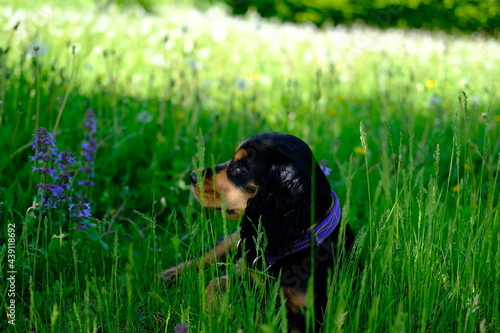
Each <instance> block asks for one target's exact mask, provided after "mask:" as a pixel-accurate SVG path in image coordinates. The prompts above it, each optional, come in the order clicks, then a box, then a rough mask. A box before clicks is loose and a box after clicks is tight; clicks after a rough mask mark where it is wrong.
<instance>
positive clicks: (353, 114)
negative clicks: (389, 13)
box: [0, 2, 500, 333]
mask: <svg viewBox="0 0 500 333" xmlns="http://www.w3.org/2000/svg"><path fill="white" fill-rule="evenodd" d="M60 5H61V6H65V9H60V8H59V7H58V6H53V7H37V5H33V8H26V7H27V5H26V3H25V2H23V3H19V4H18V6H22V7H23V8H22V10H21V9H20V8H18V7H17V6H13V5H8V6H7V5H6V6H4V8H2V9H1V10H0V35H2V36H5V38H3V39H1V40H0V48H1V49H0V78H1V79H0V151H2V154H0V174H1V175H2V176H1V177H0V228H1V232H0V244H1V245H0V246H1V247H0V280H1V281H2V284H1V285H2V287H3V288H2V293H1V298H0V307H1V308H2V309H4V312H3V313H4V315H3V317H2V319H1V320H0V331H2V332H3V331H17V332H28V331H36V332H47V331H53V332H61V331H69V332H86V331H92V332H99V331H102V332H121V331H131V332H143V331H147V332H165V331H167V332H172V331H174V330H175V327H176V325H181V324H182V323H185V325H187V326H189V327H191V331H193V332H201V331H203V332H217V333H219V332H237V331H238V330H240V329H241V328H243V329H244V331H245V332H261V331H263V332H286V320H285V316H284V311H283V308H281V307H279V308H278V309H276V307H275V301H276V300H277V299H279V298H280V297H282V295H280V294H279V290H278V288H276V285H275V284H274V283H273V281H270V282H271V283H270V284H271V287H270V288H269V289H264V288H260V289H250V286H249V284H248V283H246V282H245V281H247V279H245V277H243V278H241V277H240V276H237V274H236V267H235V265H234V263H233V260H232V259H233V258H231V257H229V258H227V261H226V262H225V263H222V264H220V265H219V266H212V267H210V268H209V269H207V270H197V269H188V270H187V271H186V272H185V274H184V275H182V276H181V277H179V278H178V280H177V281H176V283H175V284H173V285H170V286H167V285H165V284H163V283H162V282H161V281H160V280H159V278H158V274H159V273H160V272H161V271H162V270H163V269H166V268H168V267H171V266H173V265H175V264H177V263H178V262H180V261H183V260H184V259H185V258H192V257H195V256H199V255H200V253H202V251H203V250H204V249H206V248H207V247H209V246H210V245H211V244H213V243H214V242H215V241H216V239H217V238H219V237H220V236H221V235H222V234H225V233H228V232H230V231H231V230H233V229H235V228H236V227H237V222H236V221H229V220H227V218H226V217H225V216H220V215H218V214H217V213H214V212H211V211H205V210H203V209H201V208H200V206H199V204H197V203H195V202H194V198H193V197H192V195H191V194H190V186H189V185H188V182H189V179H188V175H189V173H190V172H191V170H193V169H195V168H197V167H200V166H205V165H212V164H214V163H215V162H219V161H223V160H226V159H227V158H229V156H231V154H232V151H233V149H234V147H236V146H237V144H238V143H239V142H240V141H241V140H242V139H244V138H247V137H248V136H250V135H252V134H255V133H259V132H264V131H281V132H288V133H292V134H294V135H297V136H299V137H301V138H303V139H304V140H305V141H306V142H308V143H309V144H310V146H311V147H312V149H313V151H314V153H315V156H316V157H317V158H318V159H319V160H322V159H326V160H328V163H329V164H328V166H329V167H331V168H332V173H331V175H330V178H329V179H330V181H331V183H332V186H333V188H334V189H335V190H336V192H337V193H338V194H339V197H340V200H341V203H342V206H343V217H344V221H348V222H349V223H350V225H351V226H352V227H353V229H354V230H355V231H356V234H357V248H356V251H355V252H354V253H353V257H354V258H353V261H352V262H347V263H346V264H345V265H344V266H343V268H342V270H335V271H333V272H332V276H331V286H330V288H329V293H330V297H329V299H330V307H329V308H328V309H327V318H326V322H325V329H324V331H325V332H338V331H345V332H357V331H380V332H389V331H390V332H392V331H398V332H401V331H408V332H424V331H436V332H488V331H491V332H495V331H498V330H499V329H500V324H499V323H500V313H499V311H498V309H500V296H499V295H500V289H499V288H500V283H498V282H499V281H500V261H499V260H496V259H497V258H498V257H499V256H500V239H499V235H500V216H499V214H498V207H499V203H500V201H499V200H500V199H499V192H500V188H499V174H500V161H499V157H500V156H499V154H500V126H499V124H500V108H499V105H500V100H499V96H498V94H497V91H498V83H497V81H498V80H497V78H498V77H499V75H500V63H499V60H498V59H497V58H495V57H485V56H484V55H485V54H500V50H499V47H498V45H497V43H495V42H492V41H491V40H488V39H480V38H471V37H463V38H456V37H451V36H445V35H442V34H438V33H434V34H431V33H417V32H411V33H410V32H403V31H386V32H385V33H384V32H381V31H379V30H375V29H369V28H360V27H357V28H354V29H352V30H350V31H349V32H347V31H346V30H345V29H342V28H337V29H329V30H325V31H322V32H318V31H316V30H315V29H310V28H308V27H304V26H302V27H295V26H291V25H285V26H280V25H276V24H273V23H269V22H266V21H265V20H258V19H255V18H247V19H245V20H235V19H233V18H229V17H227V16H225V15H224V14H223V13H221V12H219V11H217V10H215V9H212V10H211V11H209V12H203V13H200V12H196V11H194V10H191V11H187V10H183V9H179V8H177V7H175V6H174V7H168V8H167V10H165V11H164V12H161V15H147V14H145V13H144V11H142V10H140V11H135V10H133V9H130V10H127V11H123V10H121V8H120V9H118V10H117V9H116V7H114V6H111V7H110V8H109V9H108V11H106V12H104V13H103V12H100V11H97V12H96V11H94V10H93V9H92V10H84V9H83V8H82V7H76V9H73V8H72V7H71V3H67V2H64V3H60ZM30 6H31V4H30ZM33 18H36V19H33ZM18 22H20V23H19V24H17V23H18ZM73 45H75V48H73ZM464 91H465V92H466V93H463V92H464ZM457 95H458V96H459V97H458V99H457ZM88 108H92V109H93V110H95V112H96V116H97V133H96V137H97V151H96V157H95V178H94V181H95V183H96V184H95V187H93V190H91V191H90V193H88V195H89V197H90V201H91V204H92V205H91V207H92V218H89V219H87V220H86V223H87V224H88V226H89V228H88V229H82V230H77V229H74V228H73V227H74V226H75V221H74V219H72V218H70V217H69V216H68V215H69V214H68V210H67V209H66V207H59V208H57V209H55V210H52V211H50V212H49V213H48V214H46V215H44V214H42V213H41V211H40V210H39V209H38V207H37V205H36V204H37V203H39V200H40V198H39V195H38V194H39V192H38V187H37V184H38V183H39V182H40V178H39V176H38V175H37V174H35V173H32V171H31V167H32V166H33V165H32V163H31V162H30V160H29V156H31V155H32V154H33V152H32V150H31V147H30V146H29V143H30V142H32V140H33V137H32V134H33V133H34V132H35V130H36V129H37V128H38V127H40V126H44V127H46V128H47V129H49V131H51V130H52V129H53V128H54V127H55V124H56V122H57V119H58V115H59V114H60V115H61V120H60V123H59V126H58V130H57V131H56V132H57V133H56V134H57V135H56V140H57V145H58V148H59V149H61V150H66V151H73V152H75V154H76V155H77V156H78V157H79V158H80V163H81V156H80V149H81V142H82V140H84V139H85V128H84V126H83V117H84V114H85V112H86V110H87V109H88ZM71 171H72V174H73V175H74V176H75V179H79V178H78V177H80V176H81V170H80V168H79V165H77V166H75V167H74V169H72V170H71ZM75 194H76V192H75ZM11 225H14V227H11ZM9 228H12V229H14V232H13V233H12V234H14V237H11V236H10V235H9V234H10V233H11V232H10V231H9V232H5V231H7V230H9ZM11 238H12V239H14V240H15V260H14V261H10V260H12V259H10V258H9V257H8V255H9V250H10V248H9V246H8V243H9V241H8V239H11ZM358 261H360V262H361V263H362V264H363V266H364V270H363V271H362V272H361V273H358V271H357V270H356V268H357V263H358ZM11 262H12V263H11ZM11 264H12V265H13V267H14V268H10V266H9V265H11ZM11 269H15V271H16V272H17V273H16V274H15V281H16V285H15V296H14V297H10V296H8V294H9V293H8V292H7V291H8V289H7V288H9V286H10V284H9V283H4V282H5V281H6V279H7V278H8V274H10V273H7V272H8V271H9V270H11ZM223 273H226V274H227V275H228V277H229V279H230V281H231V284H230V290H229V291H228V293H227V294H225V295H223V296H222V297H221V300H220V301H221V306H220V312H218V313H216V314H215V315H214V316H207V314H206V312H205V310H204V306H205V305H206V302H207V300H206V294H205V292H204V290H205V286H206V284H207V283H208V281H209V280H211V279H213V278H214V277H216V276H219V275H221V274H223ZM262 278H263V279H264V278H266V277H265V275H264V276H262ZM11 299H15V301H16V306H17V307H16V316H17V317H16V326H15V327H13V326H9V325H8V324H7V323H6V321H5V320H4V318H5V317H4V316H5V313H6V312H7V311H5V309H7V306H8V304H9V302H10V300H11ZM308 302H311V299H309V300H308Z"/></svg>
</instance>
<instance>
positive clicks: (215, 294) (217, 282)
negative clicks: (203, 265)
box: [205, 276, 228, 315]
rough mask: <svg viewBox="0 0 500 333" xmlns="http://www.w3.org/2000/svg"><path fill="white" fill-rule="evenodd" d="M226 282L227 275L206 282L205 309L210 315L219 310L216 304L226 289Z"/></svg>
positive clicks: (219, 301)
mask: <svg viewBox="0 0 500 333" xmlns="http://www.w3.org/2000/svg"><path fill="white" fill-rule="evenodd" d="M227 282H228V281H227V277H226V276H223V277H220V278H216V279H213V280H212V281H210V282H209V283H208V285H207V287H206V289H205V290H206V292H207V311H208V313H209V314H210V315H213V314H214V313H215V311H220V310H221V309H220V308H218V306H217V305H218V304H220V303H221V301H222V297H223V295H222V294H223V293H224V292H225V291H226V289H227Z"/></svg>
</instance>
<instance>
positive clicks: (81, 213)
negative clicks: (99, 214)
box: [68, 202, 92, 220]
mask: <svg viewBox="0 0 500 333" xmlns="http://www.w3.org/2000/svg"><path fill="white" fill-rule="evenodd" d="M68 210H69V211H70V212H72V214H70V215H69V216H70V217H74V218H76V219H77V220H81V219H83V218H86V217H90V216H91V215H92V213H91V212H90V203H82V202H79V203H77V204H69V205H68Z"/></svg>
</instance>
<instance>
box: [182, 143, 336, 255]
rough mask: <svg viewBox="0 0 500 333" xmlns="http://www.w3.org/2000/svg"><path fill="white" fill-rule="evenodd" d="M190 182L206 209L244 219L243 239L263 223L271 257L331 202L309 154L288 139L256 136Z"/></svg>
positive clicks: (325, 182)
mask: <svg viewBox="0 0 500 333" xmlns="http://www.w3.org/2000/svg"><path fill="white" fill-rule="evenodd" d="M199 177H201V179H199ZM191 181H192V183H193V188H194V192H195V195H196V197H197V198H198V200H199V201H200V202H201V204H202V205H204V206H206V207H209V208H213V209H216V210H222V209H223V208H224V209H225V210H226V212H227V215H228V217H230V218H233V219H240V218H241V219H242V222H243V225H242V230H241V235H242V237H243V238H247V240H248V239H249V238H250V241H251V238H252V237H254V236H255V235H256V231H255V229H256V226H257V225H258V224H259V223H262V226H263V227H264V230H265V233H266V236H267V239H268V246H267V249H268V251H269V253H273V252H274V251H275V250H282V249H284V248H286V246H287V245H288V244H290V243H291V242H292V241H293V240H295V239H296V238H298V237H299V236H300V235H301V234H302V233H303V232H304V231H305V230H307V229H308V228H309V227H310V226H311V225H312V224H314V223H315V222H316V221H318V220H319V219H322V218H323V217H324V216H325V215H326V214H327V213H328V210H329V208H330V207H331V203H332V197H331V194H330V185H329V183H328V180H327V179H326V176H325V175H324V174H323V172H322V170H321V168H320V166H319V165H318V163H317V162H316V160H315V158H314V156H313V154H312V152H311V150H310V149H309V147H308V146H307V144H306V143H304V142H303V141H302V140H300V139H299V138H297V137H295V136H293V135H289V134H282V133H264V134H259V135H255V136H253V137H251V138H249V139H247V140H246V141H244V142H243V143H242V144H241V145H240V146H239V147H238V149H236V152H235V153H234V155H233V157H232V158H231V159H230V160H229V161H227V162H225V163H222V164H219V165H216V166H214V167H210V168H206V169H203V170H201V172H199V173H198V175H197V174H196V173H195V172H193V173H192V174H191ZM312 207H313V209H311V208H312Z"/></svg>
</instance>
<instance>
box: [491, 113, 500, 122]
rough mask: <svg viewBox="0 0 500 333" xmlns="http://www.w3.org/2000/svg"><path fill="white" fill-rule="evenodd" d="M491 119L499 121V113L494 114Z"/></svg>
mask: <svg viewBox="0 0 500 333" xmlns="http://www.w3.org/2000/svg"><path fill="white" fill-rule="evenodd" d="M493 119H494V120H495V121H496V122H497V123H500V114H496V115H494V116H493Z"/></svg>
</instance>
